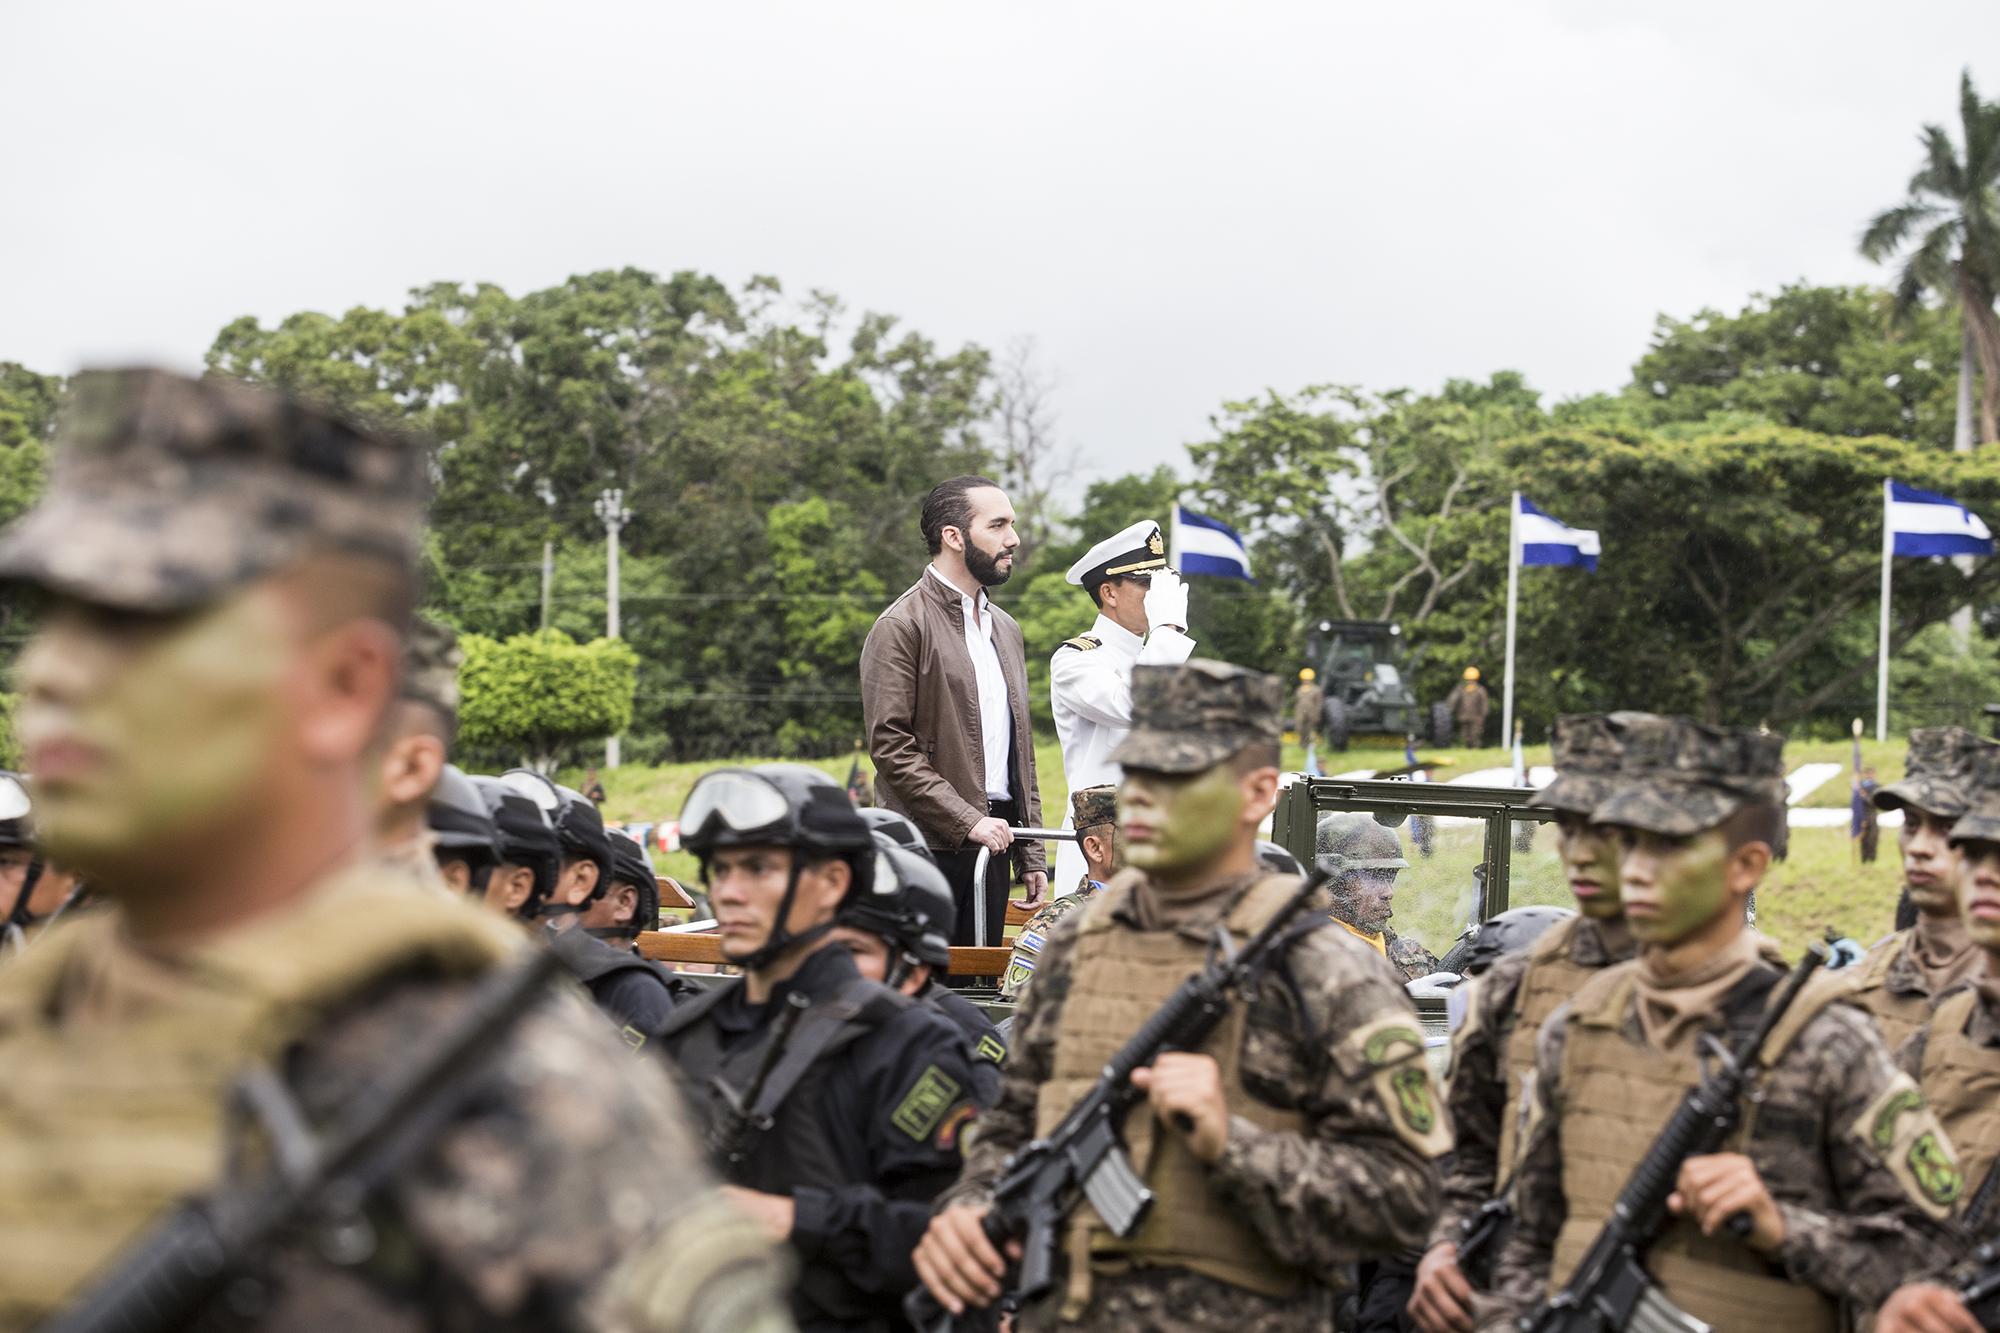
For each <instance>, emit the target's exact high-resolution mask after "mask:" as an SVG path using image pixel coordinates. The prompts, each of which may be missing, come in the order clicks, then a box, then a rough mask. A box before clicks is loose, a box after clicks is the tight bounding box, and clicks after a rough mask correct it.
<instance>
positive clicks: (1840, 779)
mask: <svg viewBox="0 0 2000 1333" xmlns="http://www.w3.org/2000/svg"><path fill="white" fill-rule="evenodd" d="M1418 753H1419V755H1420V756H1422V757H1423V758H1426V759H1436V758H1442V757H1449V758H1450V759H1451V760H1452V761H1453V763H1452V764H1451V766H1450V767H1445V768H1440V769H1439V770H1438V771H1437V774H1436V776H1438V777H1439V778H1441V779H1449V778H1450V777H1451V776H1452V775H1453V774H1454V773H1470V772H1474V771H1476V770H1479V769H1482V768H1503V767H1506V766H1507V764H1508V763H1509V762H1511V761H1510V759H1509V757H1508V755H1507V753H1506V751H1504V750H1500V749H1498V748H1490V749H1483V750H1471V751H1464V750H1455V749H1449V748H1446V749H1431V748H1423V749H1420V750H1419V751H1418ZM1862 757H1863V762H1864V763H1872V764H1873V765H1874V766H1875V770H1876V773H1877V775H1878V776H1879V777H1880V778H1881V779H1882V780H1884V781H1890V780H1893V779H1894V778H1896V777H1899V776H1901V774H1902V771H1903V744H1902V742H1900V741H1892V742H1889V743H1886V744H1883V745H1879V746H1878V745H1876V744H1875V743H1874V742H1872V741H1867V742H1863V744H1862ZM1785 758H1786V762H1787V764H1788V765H1789V766H1790V767H1792V768H1797V767H1798V766H1799V765H1801V764H1805V763H1815V762H1819V763H1837V764H1839V765H1841V767H1842V771H1841V773H1840V774H1839V775H1838V776H1836V777H1835V778H1833V779H1832V780H1831V781H1829V782H1828V783H1827V784H1826V785H1825V786H1823V787H1821V788H1820V789H1819V790H1818V791H1817V792H1814V793H1813V794H1812V795H1811V796H1810V797H1808V798H1807V800H1806V801H1805V804H1807V805H1813V806H1831V807H1836V808H1838V807H1844V806H1845V805H1846V804H1847V771H1846V766H1847V764H1848V763H1849V759H1850V750H1849V746H1848V744H1847V743H1846V742H1844V741H1817V742H1806V743H1803V744H1800V745H1796V746H1787V747H1786V751H1785ZM1526 759H1527V762H1528V764H1529V765H1530V766H1533V765H1535V764H1546V763H1548V762H1549V749H1548V747H1547V746H1546V745H1543V746H1531V747H1528V748H1527V750H1526ZM1284 761H1285V765H1286V767H1287V768H1291V769H1297V768H1299V767H1301V766H1302V765H1303V764H1304V762H1305V755H1304V752H1303V751H1302V750H1301V749H1300V748H1299V747H1298V745H1296V744H1295V743H1291V742H1287V744H1286V746H1285V755H1284ZM725 762H735V763H741V764H753V763H760V762H764V761H762V760H760V759H756V758H751V757H745V758H743V759H740V760H735V761H711V762H702V763H689V764H666V765H661V766H658V767H651V766H645V765H637V764H628V765H626V766H624V767H622V768H617V769H609V770H602V771H600V773H599V777H600V779H601V780H602V781H603V783H604V789H605V796H606V799H605V805H604V813H605V817H606V818H607V819H609V820H611V821H613V822H624V821H646V822H653V823H658V822H662V821H666V820H672V819H674V818H676V817H677V816H678V814H679V812H680V808H681V804H682V802H684V801H685V800H686V799H687V794H688V790H689V789H690V788H691V787H693V786H694V782H695V779H696V778H698V777H700V776H701V775H702V774H703V773H705V772H707V771H708V770H709V769H711V768H720V767H723V766H724V764H725ZM805 762H809V763H811V764H812V765H813V766H814V767H817V768H821V769H824V770H825V771H826V772H828V773H830V774H831V775H832V776H833V778H834V779H835V781H838V782H845V781H846V780H847V771H848V767H849V764H850V763H851V760H850V759H849V758H847V757H845V756H843V757H839V758H833V759H819V760H809V761H805ZM1035 762H1036V767H1037V771H1038V773H1039V776H1040V781H1041V788H1042V810H1043V815H1044V817H1045V818H1046V819H1047V820H1048V822H1049V824H1050V825H1052V826H1053V825H1056V824H1060V823H1061V822H1062V814H1063V811H1064V810H1065V809H1066V808H1067V805H1068V800H1069V796H1068V792H1067V790H1066V789H1065V787H1064V785H1063V775H1062V752H1061V749H1060V748H1059V747H1058V746H1057V745H1056V743H1055V742H1054V740H1053V739H1050V740H1048V741H1045V742H1044V743H1042V744H1040V745H1038V746H1037V747H1036V751H1035ZM1320 763H1321V767H1322V768H1323V769H1324V770H1326V771H1328V772H1334V773H1340V772H1346V771H1349V770H1352V769H1361V768H1368V767H1371V766H1375V767H1383V768H1388V767H1394V766H1396V765H1399V764H1401V763H1402V749H1401V747H1400V746H1388V747H1385V748H1381V749H1354V750H1349V751H1347V752H1345V753H1344V754H1339V755H1327V756H1322V757H1321V760H1320ZM581 777H582V773H581V771H580V770H578V771H572V772H565V773H563V774H562V775H561V779H562V781H564V782H567V783H569V784H571V785H577V784H578V783H579V782H580V780H581ZM1400 834H1401V837H1402V839H1403V842H1404V846H1405V849H1406V855H1408V856H1409V859H1410V863H1411V868H1410V869H1409V870H1407V871H1405V872H1404V873H1403V877H1402V881H1401V884H1400V885H1399V887H1398V890H1397V895H1396V918H1395V922H1394V924H1395V927H1396V929H1397V930H1398V931H1399V932H1401V933H1404V934H1409V935H1414V936H1416V937H1417V938H1418V939H1421V940H1423V941H1424V943H1425V944H1426V946H1427V947H1429V948H1430V949H1431V950H1432V951H1433V952H1435V953H1439V954H1442V953H1443V952H1444V951H1445V949H1446V948H1447V947H1449V945H1450V943H1451V941H1452V940H1453V939H1454V938H1456V937H1457V935H1458V932H1459V931H1460V930H1461V929H1463V927H1464V923H1465V922H1466V920H1467V919H1468V916H1469V915H1470V903H1471V891H1472V867H1473V866H1474V865H1475V864H1476V863H1477V862H1478V859H1479V834H1478V832H1477V826H1476V825H1473V824H1469V823H1468V824H1460V823H1452V822H1446V823H1442V824H1440V826H1439V827H1438V829H1437V840H1436V844H1435V847H1434V851H1433V855H1432V856H1430V857H1429V858H1424V857H1422V856H1419V855H1417V854H1416V853H1415V850H1414V848H1412V847H1411V845H1410V830H1409V829H1408V827H1405V828H1403V829H1402V830H1400ZM1882 843H1883V845H1882V858H1883V859H1881V860H1879V861H1877V862H1876V863H1875V864H1874V865H1872V866H1863V865H1858V864H1855V863H1854V861H1853V854H1852V851H1851V850H1850V844H1849V843H1848V840H1847V833H1846V830H1845V829H1844V828H1836V829H1794V830H1793V831H1792V838H1791V854H1790V856H1789V857H1788V859H1787V860H1785V861H1784V862H1781V863H1780V864H1778V865H1776V866H1774V867H1772V871H1771V875H1770V877H1769V879H1768V880H1767V881H1766V884H1765V887H1764V888H1763V889H1762V890H1761V891H1760V892H1759V893H1758V895H1757V907H1758V926H1759V928H1760V929H1762V930H1763V931H1764V932H1765V933H1766V934H1769V935H1771V936H1773V937H1774V938H1776V939H1777V940H1778V941H1779V943H1781V944H1782V945H1783V946H1784V947H1785V950H1786V952H1788V953H1791V954H1793V955H1796V954H1797V953H1798V952H1799V951H1800V950H1801V949H1802V948H1803V947H1804V945H1805V943H1806V941H1808V940H1811V939H1817V938H1818V937H1819V935H1820V933H1821V932H1822V931H1823V930H1824V929H1825V928H1826V927H1827V926H1828V925H1832V926H1834V927H1836V928H1837V929H1838V930H1839V931H1840V933H1841V934H1843V935H1851V936H1853V937H1854V938H1855V939H1858V940H1860V941H1861V943H1862V944H1863V945H1867V944H1871V943H1873V942H1874V941H1875V940H1876V939H1878V938H1879V937H1881V936H1882V935H1884V934H1886V933H1888V931H1889V928H1890V924H1891V918H1892V917H1893V915H1894V912H1895V904H1896V895H1897V890H1898V886H1899V883H1900V877H1899V873H1898V872H1899V865H1898V860H1897V857H1896V844H1895V838H1894V834H1893V831H1885V833H1884V836H1883V840H1882ZM655 860H656V861H657V862H658V864H659V868H660V872H661V873H662V874H667V875H672V876H674V877H675V878H676V879H679V880H681V881H682V882H684V883H688V884H690V885H692V884H693V883H694V881H695V879H696V876H697V874H698V871H697V868H696V865H695V859H694V858H693V857H692V856H689V855H688V854H686V853H684V852H677V853H672V854H669V855H665V856H659V855H656V856H655ZM1510 874H1511V884H1512V901H1513V903H1514V905H1516V906H1520V905H1523V904H1526V903H1563V902H1565V901H1566V900H1567V891H1566V890H1565V888H1564V885H1563V879H1562V870H1561V867H1560V866H1559V865H1558V864H1557V863H1556V857H1555V851H1554V840H1553V833H1552V831H1551V830H1550V829H1548V828H1547V827H1542V828H1541V829H1539V830H1538V831H1537V833H1536V835H1535V840H1534V843H1533V845H1532V848H1531V850H1529V851H1527V852H1521V851H1516V852H1515V854H1514V861H1513V865H1512V867H1511V871H1510Z"/></svg>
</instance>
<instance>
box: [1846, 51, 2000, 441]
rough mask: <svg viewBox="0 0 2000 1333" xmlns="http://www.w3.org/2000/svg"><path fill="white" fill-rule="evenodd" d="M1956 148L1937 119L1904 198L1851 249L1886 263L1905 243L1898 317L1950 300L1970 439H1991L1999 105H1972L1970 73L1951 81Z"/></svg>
mask: <svg viewBox="0 0 2000 1333" xmlns="http://www.w3.org/2000/svg"><path fill="white" fill-rule="evenodd" d="M1958 96H1959V106H1958V115H1959V128H1960V134H1961V137H1962V139H1963V141H1964V142H1963V145H1962V148H1961V145H1959V144H1955V143H1953V142H1952V138H1951V133H1950V131H1948V130H1947V129H1946V128H1945V127H1944V126H1942V125H1926V126H1924V130H1923V134H1922V135H1921V136H1920V137H1921V141H1922V143H1923V147H1924V158H1923V162H1922V164H1921V165H1920V166H1918V168H1917V170H1916V174H1915V175H1913V176H1911V177H1910V184H1909V189H1908V196H1909V197H1908V198H1906V199H1905V200H1904V201H1903V202H1902V203H1900V204H1898V205H1896V206H1895V207H1894V208H1891V209H1887V210H1885V211H1884V212H1882V213H1879V214H1877V215H1876V216H1875V218H1874V220H1873V221H1871V222H1870V223H1869V224H1868V227H1867V229H1866V230H1865V231H1864V232H1862V234H1861V253H1862V254H1863V255H1864V256H1866V257H1867V258H1869V259H1872V260H1874V261H1875V262H1877V263H1883V262H1887V261H1888V260H1889V259H1890V258H1892V257H1893V256H1894V255H1895V254H1896V253H1897V252H1898V251H1901V250H1903V249H1904V247H1905V246H1908V245H1909V244H1910V242H1911V241H1912V240H1915V242H1916V244H1915V245H1914V247H1912V248H1911V249H1910V250H1909V252H1908V254H1906V255H1905V256H1904V258H1903V261H1902V268H1901V271H1900V273H1899V274H1898V276H1897V279H1896V288H1895V309H1896V311H1897V312H1898V313H1899V314H1907V313H1908V312H1910V311H1913V310H1915V309H1916V308H1917V306H1918V305H1919V303H1920V302H1921V301H1922V300H1923V298H1924V297H1925V296H1935V297H1938V298H1941V299H1943V300H1945V301H1947V302H1952V303H1955V304H1956V305H1957V306H1958V309H1959V312H1960V314H1961V316H1962V319H1963V325H1964V332H1963V334H1962V337H1963V339H1964V346H1965V348H1966V350H1967V351H1968V352H1969V353H1970V355H1968V356H1966V357H1964V358H1963V359H1962V361H1961V366H1962V367H1963V370H1962V372H1961V373H1964V372H1965V371H1969V370H1970V368H1971V367H1970V362H1972V361H1974V360H1977V362H1978V365H1979V381H1980V384H1979V438H1980V440H1981V441H1993V440H2000V316H1996V315H1995V314H1994V311H1993V298H1994V296H1995V294H1996V292H2000V105H1995V104H1993V103H1989V102H1982V101H1981V100H1980V99H1979V94H1978V93H1977V91H1975V90H1974V88H1973V86H1972V72H1971V71H1970V70H1967V71H1966V72H1965V73H1964V74H1963V75H1962V76H1961V77H1960V80H1959V95H1958Z"/></svg>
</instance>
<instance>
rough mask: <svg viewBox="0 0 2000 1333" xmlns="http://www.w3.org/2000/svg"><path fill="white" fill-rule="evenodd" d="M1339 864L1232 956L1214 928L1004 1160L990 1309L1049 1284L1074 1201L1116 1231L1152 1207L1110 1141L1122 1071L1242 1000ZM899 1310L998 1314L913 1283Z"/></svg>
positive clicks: (1177, 1046) (951, 1319) (941, 1329)
mask: <svg viewBox="0 0 2000 1333" xmlns="http://www.w3.org/2000/svg"><path fill="white" fill-rule="evenodd" d="M1339 865H1340V861H1339V858H1337V857H1331V856H1329V857H1326V858H1324V859H1322V860H1321V861H1320V862H1319V863H1318V865H1316V866H1315V867H1314V869H1313V873H1312V874H1311V875H1309V876H1307V877H1306V879H1305V881H1304V882H1303V883H1301V884H1300V885H1299V889H1298V892H1296V893H1294V894H1293V895H1292V897H1291V898H1290V899H1289V900H1288V901H1287V902H1286V903H1285V905H1284V906H1283V907H1281V908H1279V909H1278V912H1277V914H1276V915H1274V916H1273V917H1272V918H1271V919H1270V920H1269V921H1267V922H1266V923H1265V924H1264V927H1263V929H1261V930H1259V931H1258V932H1257V934H1256V935H1255V936H1253V937H1252V938H1251V939H1250V940H1249V942H1248V943H1246V944H1245V945H1244V946H1243V948H1242V949H1241V950H1240V951H1239V950H1237V949H1236V948H1235V946H1234V944H1233V943H1232V941H1231V939H1230V935H1229V932H1228V930H1226V929H1224V928H1222V927H1220V926H1218V927H1217V928H1216V938H1215V943H1214V944H1213V945H1212V946H1211V948H1210V954H1209V961H1208V965H1207V966H1206V967H1204V968H1203V969H1202V970H1201V971H1199V972H1197V973H1195V974H1194V975H1193V976H1191V977H1189V978H1188V979H1187V980H1186V981H1184V982H1182V983H1181V986H1180V989H1179V990H1177V991H1175V992H1174V993H1173V995H1172V996H1170V997H1169V998H1168V1000H1167V1002H1166V1004H1164V1005H1163V1006H1161V1007H1160V1009H1159V1011H1158V1012H1157V1013H1155V1014H1154V1015H1153V1016H1152V1017H1151V1018H1149V1019H1147V1020H1146V1024H1145V1026H1144V1027H1142V1028H1140V1029H1139V1031H1138V1032H1137V1033H1136V1034H1134V1035H1133V1037H1132V1039H1131V1040H1130V1041H1127V1042H1126V1043H1125V1044H1124V1045H1123V1046H1121V1047H1119V1048H1118V1051H1117V1053H1116V1054H1115V1055H1113V1056H1112V1057H1111V1059H1110V1060H1109V1061H1108V1062H1107V1063H1106V1064H1105V1066H1104V1072H1103V1073H1102V1074H1099V1075H1098V1077H1097V1082H1096V1083H1095V1084H1094V1085H1093V1086H1092V1087H1091V1089H1090V1091H1089V1092H1087V1093H1085V1094H1084V1095H1083V1097H1082V1099H1081V1100H1079V1101H1078V1102H1077V1103H1076V1105H1074V1106H1072V1107H1070V1109H1069V1113H1068V1114H1067V1115H1065V1116H1063V1118H1062V1122H1061V1123H1060V1124H1058V1125H1057V1126H1056V1127H1055V1129H1054V1130H1052V1131H1051V1132H1050V1133H1049V1136H1048V1137H1047V1138H1044V1139H1037V1140H1035V1141H1034V1142H1033V1143H1030V1144H1028V1145H1027V1146H1026V1147H1024V1148H1021V1149H1020V1150H1018V1151H1017V1152H1015V1153H1014V1155H1013V1156H1012V1157H1010V1158H1009V1159H1008V1160H1007V1165H1006V1167H1005V1169H1004V1170H1003V1171H1002V1173H1001V1176H1000V1180H999V1183H998V1184H996V1185H995V1186H994V1189H993V1206H992V1207H991V1208H990V1209H988V1210H987V1213H986V1221H985V1229H986V1236H987V1239H989V1240H991V1241H992V1242H993V1244H994V1245H995V1246H996V1247H999V1248H1002V1249H1003V1250H1004V1247H1005V1246H1006V1244H1007V1242H1008V1241H1011V1240H1014V1239H1017V1238H1018V1239H1019V1240H1020V1242H1021V1261H1020V1264H1019V1266H1018V1268H1016V1269H1015V1270H1014V1271H1013V1272H1012V1273H1010V1275H1009V1276H1010V1278H1011V1280H1010V1281H1009V1283H1008V1284H1007V1286H1008V1294H1007V1295H1006V1296H1005V1297H1003V1298H1002V1300H1001V1301H999V1302H996V1306H1004V1307H1006V1308H1008V1309H1019V1308H1021V1307H1022V1306H1025V1305H1028V1304H1030V1303H1032V1302H1033V1301H1035V1300H1037V1299H1039V1298H1040V1297H1042V1296H1043V1295H1045V1294H1046V1293H1047V1292H1048V1291H1049V1290H1050V1289H1051V1288H1052V1287H1054V1286H1055V1281H1056V1250H1057V1243H1058V1240H1059V1236H1058V1233H1059V1231H1060V1230H1061V1227H1062V1223H1063V1219H1064V1218H1066V1217H1068V1216H1069V1214H1070V1211H1071V1210H1072V1209H1074V1208H1075V1207H1076V1204H1077V1201H1078V1199H1079V1198H1085V1199H1088V1200H1090V1206H1091V1207H1093V1208H1095V1209H1096V1210H1097V1215H1098V1216H1099V1217H1101V1218H1103V1219H1104V1224H1105V1225H1106V1226H1107V1227H1109V1228H1111V1230H1112V1231H1113V1232H1114V1233H1116V1234H1117V1235H1119V1236H1129V1235H1131V1234H1132V1233H1133V1232H1134V1231H1136V1230H1138V1228H1139V1224H1140V1223H1141V1222H1142V1221H1144V1220H1145V1217H1146V1212H1147V1210H1148V1209H1150V1208H1151V1207H1152V1205H1153V1192H1152V1191H1151V1190H1149V1189H1147V1188H1146V1183H1145V1181H1143V1180H1141V1179H1140V1178H1139V1173H1138V1172H1137V1171H1135V1170H1133V1169H1132V1162H1131V1159H1130V1158H1128V1157H1127V1156H1126V1155H1125V1146H1124V1144H1123V1143H1121V1142H1120V1141H1119V1137H1118V1134H1119V1127H1120V1126H1121V1125H1123V1124H1124V1122H1125V1114H1126V1112H1128V1111H1130V1110H1131V1109H1132V1108H1133V1107H1134V1106H1135V1105H1137V1104H1138V1103H1139V1102H1141V1101H1143V1100H1144V1099H1145V1094H1143V1093H1141V1092H1140V1091H1139V1090H1138V1089H1136V1088H1134V1087H1133V1086H1132V1071H1133V1070H1135V1069H1141V1068H1144V1067H1146V1066H1147V1065H1150V1064H1152V1063H1153V1061H1154V1060H1155V1059H1156V1058H1157V1057H1158V1056H1159V1054H1160V1053H1161V1052H1162V1051H1188V1050H1195V1049H1197V1048H1199V1047H1200V1046H1201V1044H1202V1043H1203V1042H1204V1041H1206V1040H1207V1039H1208V1037H1209V1034H1211V1033H1212V1032H1214V1031H1215V1029H1216V1027H1217V1026H1218V1025H1219V1024H1220V1023H1221V1022H1222V1020H1223V1018H1224V1017H1225V1016H1226V1015H1227V1014H1228V1012H1229V1001H1230V998H1231V997H1232V996H1244V997H1247V996H1249V995H1250V994H1251V992H1252V991H1253V990H1254V989H1255V987H1256V984H1257V981H1258V979H1259V978H1261V977H1262V976H1263V975H1264V972H1265V970H1266V969H1267V968H1269V967H1270V966H1271V965H1272V964H1273V963H1275V962H1277V961H1278V960H1279V958H1280V956H1281V955H1282V954H1283V952H1284V950H1285V949H1286V948H1287V947H1289V945H1290V942H1291V936H1290V935H1289V933H1288V931H1289V929H1290V927H1291V924H1292V920H1293V918H1295V917H1296V916H1298V914H1299V913H1300V912H1303V911H1305V910H1306V909H1308V908H1310V907H1312V906H1313V905H1314V904H1315V903H1316V902H1317V901H1318V899H1319V896H1320V894H1321V892H1322V891H1323V890H1324V889H1325V887H1326V885H1327V883H1328V882H1329V881H1330V880H1332V878H1333V877H1334V875H1335V874H1336V873H1338V870H1339ZM903 1308H904V1312H905V1313H906V1314H908V1315H909V1317H910V1322H911V1323H913V1324H915V1325H916V1326H917V1328H918V1329H920V1330H922V1331H923V1333H954V1331H955V1330H972V1329H990V1328H997V1327H998V1324H999V1313H1000V1312H999V1309H998V1308H994V1307H989V1308H987V1309H984V1310H969V1311H967V1312H966V1313H965V1314H963V1315H959V1316H953V1315H951V1314H950V1313H948V1312H947V1311H945V1310H944V1308H943V1307H942V1306H940V1305H939V1304H938V1303H937V1300H936V1299H935V1298H934V1297H933V1296H932V1295H931V1294H930V1292H929V1291H928V1290H926V1289H925V1288H923V1287H919V1288H917V1289H916V1290H915V1291H913V1292H911V1293H910V1295H909V1297H908V1299H907V1300H905V1301H904V1304H903Z"/></svg>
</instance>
